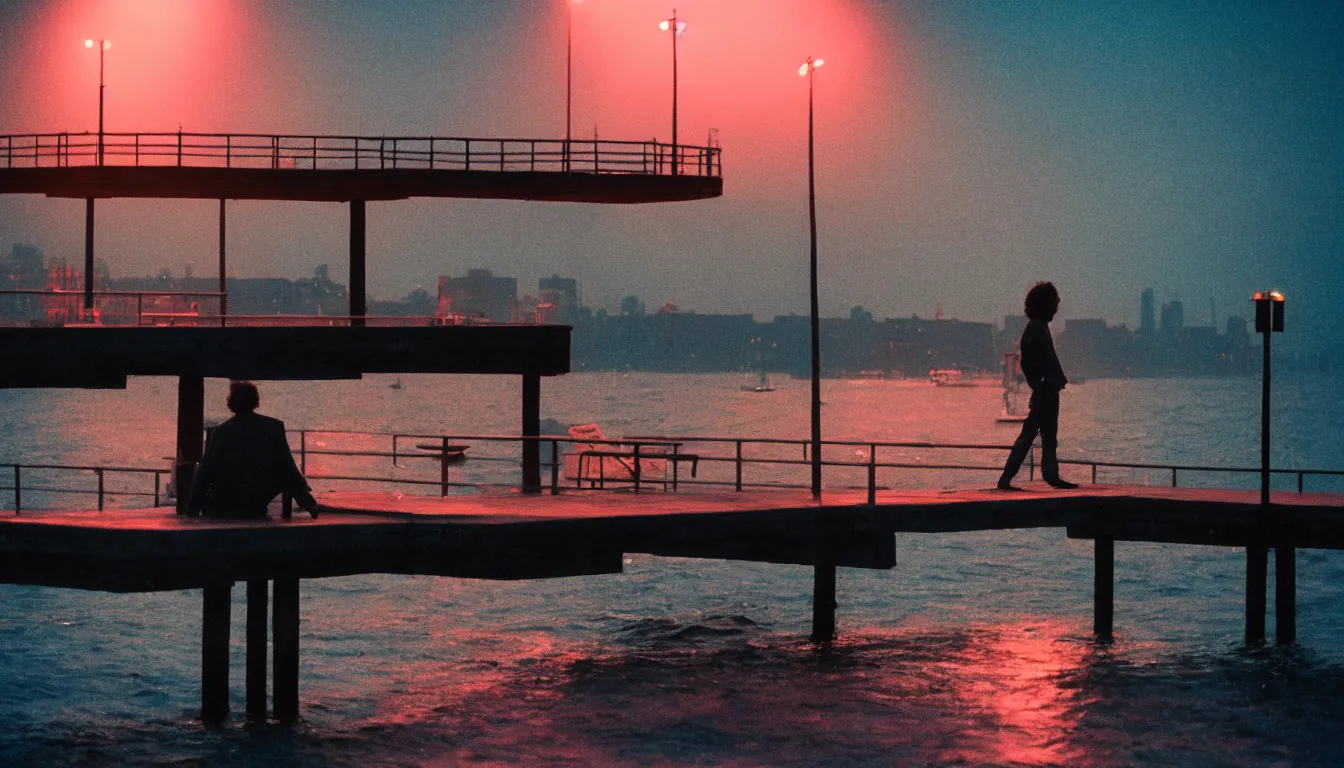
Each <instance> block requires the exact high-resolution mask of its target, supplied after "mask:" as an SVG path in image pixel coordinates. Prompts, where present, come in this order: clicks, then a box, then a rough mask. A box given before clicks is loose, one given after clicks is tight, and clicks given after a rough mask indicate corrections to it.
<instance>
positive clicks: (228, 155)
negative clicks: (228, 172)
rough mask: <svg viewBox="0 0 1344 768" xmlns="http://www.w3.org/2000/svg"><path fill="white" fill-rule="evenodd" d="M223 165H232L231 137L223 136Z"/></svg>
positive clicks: (230, 166)
mask: <svg viewBox="0 0 1344 768" xmlns="http://www.w3.org/2000/svg"><path fill="white" fill-rule="evenodd" d="M224 167H225V168H232V167H233V137H232V136H225V137H224Z"/></svg>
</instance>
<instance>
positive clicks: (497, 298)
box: [439, 269, 518, 323]
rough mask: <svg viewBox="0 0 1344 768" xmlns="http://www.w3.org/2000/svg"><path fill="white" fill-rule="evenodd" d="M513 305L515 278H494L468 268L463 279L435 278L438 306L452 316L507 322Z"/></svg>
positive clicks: (515, 303)
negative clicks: (436, 279) (437, 282)
mask: <svg viewBox="0 0 1344 768" xmlns="http://www.w3.org/2000/svg"><path fill="white" fill-rule="evenodd" d="M517 304H518V278H516V277H495V276H494V274H493V273H492V272H491V271H490V270H488V269H472V270H468V271H467V276H466V277H447V276H443V277H440V278H439V307H440V309H441V310H446V311H447V312H451V313H452V314H454V315H462V316H464V317H485V318H487V319H489V320H490V322H492V323H507V322H509V321H510V319H511V318H512V316H513V315H514V314H516V312H517Z"/></svg>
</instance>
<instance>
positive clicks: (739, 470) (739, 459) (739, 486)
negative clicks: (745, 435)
mask: <svg viewBox="0 0 1344 768" xmlns="http://www.w3.org/2000/svg"><path fill="white" fill-rule="evenodd" d="M736 464H737V490H738V491H741V490H742V441H741V440H738V441H737V462H736Z"/></svg>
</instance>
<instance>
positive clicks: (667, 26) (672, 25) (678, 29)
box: [658, 8, 686, 176]
mask: <svg viewBox="0 0 1344 768" xmlns="http://www.w3.org/2000/svg"><path fill="white" fill-rule="evenodd" d="M658 28H659V29H661V30H663V31H664V32H669V31H670V32H671V33H672V175H673V176H676V175H677V174H678V173H680V170H679V168H680V164H681V163H680V159H679V158H678V151H677V38H678V37H680V36H681V33H682V32H685V31H686V22H684V21H678V20H677V9H676V8H673V9H672V18H670V19H663V20H662V22H660V23H659V24H658Z"/></svg>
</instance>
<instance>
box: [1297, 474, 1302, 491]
mask: <svg viewBox="0 0 1344 768" xmlns="http://www.w3.org/2000/svg"><path fill="white" fill-rule="evenodd" d="M1297 492H1298V493H1301V492H1302V473H1301V472H1298V473H1297Z"/></svg>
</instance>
